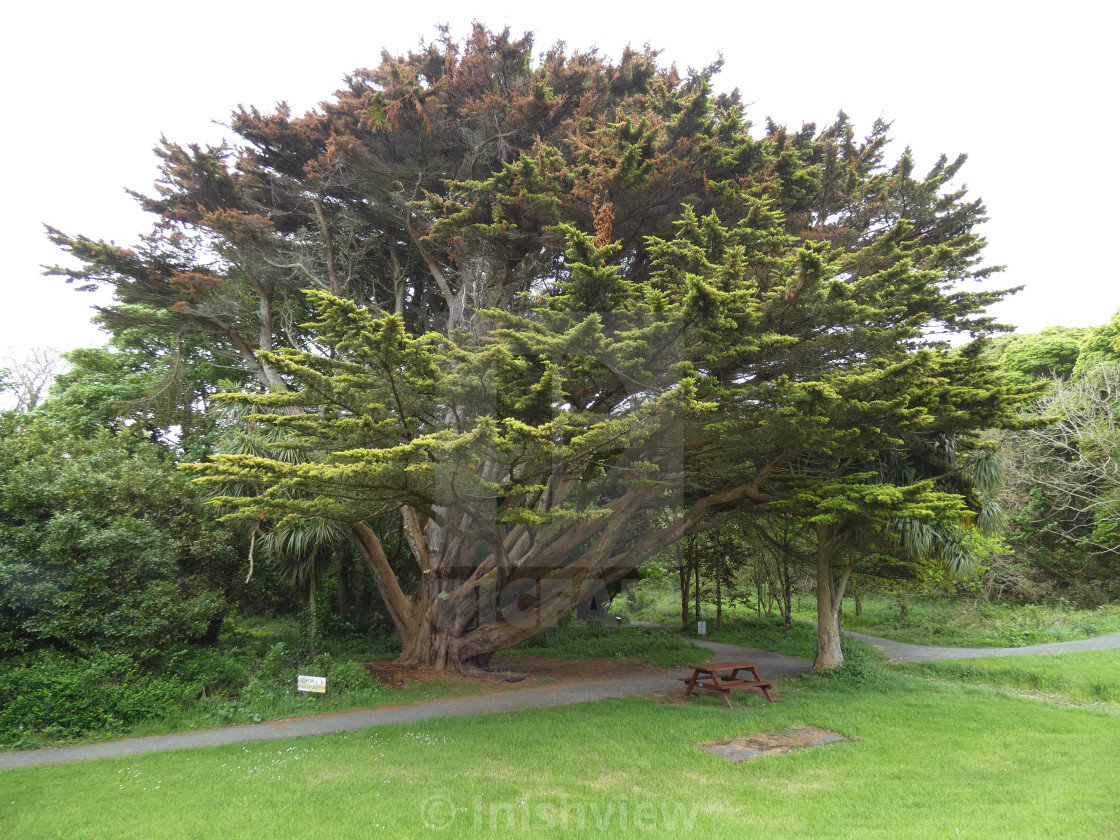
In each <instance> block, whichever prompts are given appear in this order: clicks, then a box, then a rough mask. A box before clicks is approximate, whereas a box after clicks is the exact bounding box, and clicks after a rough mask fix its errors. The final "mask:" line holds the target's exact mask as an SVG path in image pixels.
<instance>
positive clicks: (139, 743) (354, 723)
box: [0, 639, 810, 768]
mask: <svg viewBox="0 0 1120 840" xmlns="http://www.w3.org/2000/svg"><path fill="white" fill-rule="evenodd" d="M693 641H695V642H696V644H698V645H701V646H702V647H706V648H708V649H710V650H711V651H712V652H713V654H714V657H713V658H718V659H748V660H750V661H751V662H756V663H758V665H759V668H760V670H761V672H762V673H763V674H765V675H766V676H768V677H770V676H774V677H777V676H782V675H786V676H789V675H794V674H801V673H804V672H806V671H808V670H809V667H810V666H809V663H808V662H806V661H805V660H803V659H798V658H797V657H795V656H786V655H785V654H782V653H773V652H771V651H764V650H756V649H755V648H744V647H738V646H736V645H725V644H720V643H718V642H709V641H707V640H701V639H694V640H693ZM708 661H711V659H709V660H708ZM691 674H692V672H691V671H689V670H684V669H681V670H675V671H666V672H665V673H661V674H654V675H652V676H648V677H637V678H635V677H627V678H625V679H622V680H615V681H605V682H602V681H600V682H594V683H586V684H583V685H578V684H576V685H561V686H548V687H544V688H533V689H525V690H522V691H511V692H508V693H503V694H489V695H483V696H481V697H459V698H452V699H448V700H432V701H429V702H426V703H413V704H411V705H408V706H398V707H394V708H386V709H374V710H371V711H358V712H341V713H338V714H331V715H318V716H316V717H306V718H291V719H288V720H275V721H269V722H267V723H254V724H247V725H244V726H229V727H224V728H222V729H209V730H205V731H202V732H184V733H181V734H178V735H152V736H149V737H146V738H129V739H127V740H124V741H107V742H105V743H102V744H86V745H83V746H77V747H55V748H50V749H43V750H32V751H22V752H6V753H0V768H12V767H30V766H33V765H40V764H62V763H65V762H70V761H84V760H87V759H94V758H117V757H120V756H126V755H137V754H140V753H151V752H166V751H167V750H181V749H188V748H190V747H212V746H220V745H223V744H238V743H245V742H248V741H275V740H280V739H283V738H299V737H303V736H306V735H328V734H330V733H332V732H348V731H353V730H356V729H366V728H367V727H370V726H385V725H387V724H392V723H413V722H415V721H421V720H429V719H431V718H439V717H468V716H472V715H489V714H495V713H498V712H512V711H517V710H519V709H532V708H540V707H544V706H566V705H570V704H572V703H587V702H590V701H592V700H606V699H608V698H612V697H632V696H635V695H640V694H653V693H655V692H658V691H666V690H670V689H672V690H680V691H681V692H683V691H684V687H683V686H682V685H681V683H679V682H677V677H682V676H691Z"/></svg>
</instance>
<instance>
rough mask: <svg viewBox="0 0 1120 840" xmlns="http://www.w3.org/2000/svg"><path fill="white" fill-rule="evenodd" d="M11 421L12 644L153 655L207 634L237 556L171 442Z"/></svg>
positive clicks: (6, 442) (4, 627)
mask: <svg viewBox="0 0 1120 840" xmlns="http://www.w3.org/2000/svg"><path fill="white" fill-rule="evenodd" d="M0 423H2V424H3V434H2V435H0V649H3V650H6V651H8V652H13V651H20V650H25V649H28V648H32V647H36V646H39V645H43V644H49V645H57V646H61V647H64V648H72V649H76V650H80V651H92V650H99V649H103V650H108V651H126V652H130V653H132V654H134V655H145V656H146V655H151V654H152V653H154V652H155V651H158V650H160V649H162V648H165V647H167V646H169V645H174V644H175V643H176V642H179V641H182V640H185V639H190V638H200V637H203V636H205V635H206V634H207V631H208V629H209V628H210V625H211V622H212V621H213V620H215V619H216V618H219V617H220V616H221V615H222V614H223V612H224V610H225V599H224V597H223V594H222V590H223V589H224V588H225V587H226V586H228V585H229V580H228V578H226V577H225V576H226V574H228V570H229V569H230V567H231V564H233V563H234V562H235V559H234V556H233V554H232V546H231V544H230V543H229V541H228V539H227V538H226V537H225V536H224V535H223V534H222V533H221V532H220V531H214V530H213V529H212V528H211V527H209V525H210V523H209V522H208V521H207V518H206V517H205V516H204V514H203V513H202V509H201V505H200V500H199V494H198V492H197V490H195V489H194V488H193V487H191V486H190V484H189V483H188V482H187V481H185V480H184V478H183V477H182V476H180V475H178V474H177V473H176V471H175V470H174V468H173V466H172V465H171V464H170V463H168V461H167V459H166V456H165V453H164V452H163V451H161V450H160V449H159V448H158V447H156V446H154V445H152V444H148V443H144V442H142V441H127V440H125V439H122V438H120V437H116V436H114V435H112V434H110V433H109V432H102V433H99V434H97V435H94V436H92V437H89V438H82V437H77V436H75V435H72V434H70V433H69V432H68V431H66V430H65V429H63V428H61V427H59V426H57V425H55V424H53V423H50V422H46V421H36V420H32V421H30V422H25V421H23V420H20V419H18V418H14V417H7V418H4V419H2V420H0Z"/></svg>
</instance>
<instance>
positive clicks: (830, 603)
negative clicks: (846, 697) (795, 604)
mask: <svg viewBox="0 0 1120 840" xmlns="http://www.w3.org/2000/svg"><path fill="white" fill-rule="evenodd" d="M840 542H841V538H840V536H839V535H838V534H837V533H836V531H835V529H834V528H833V527H832V526H831V525H817V659H816V662H815V663H814V664H813V673H814V674H819V673H820V672H821V671H825V670H828V669H830V668H839V667H840V666H841V665H842V664H843V662H844V653H843V651H842V650H841V648H840V627H839V624H838V623H837V621H836V601H835V587H834V583H833V565H834V563H835V560H836V552H837V549H838V548H839V547H840Z"/></svg>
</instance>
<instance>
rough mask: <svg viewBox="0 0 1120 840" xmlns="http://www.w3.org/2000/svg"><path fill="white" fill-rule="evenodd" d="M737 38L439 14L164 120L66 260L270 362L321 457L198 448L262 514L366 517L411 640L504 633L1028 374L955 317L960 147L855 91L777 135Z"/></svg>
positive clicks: (365, 536)
mask: <svg viewBox="0 0 1120 840" xmlns="http://www.w3.org/2000/svg"><path fill="white" fill-rule="evenodd" d="M717 70H718V66H713V67H710V68H706V69H704V70H702V71H699V72H689V73H688V74H684V75H682V74H680V73H678V72H677V70H676V69H675V68H665V67H662V66H659V65H658V63H657V60H656V54H654V53H652V52H650V51H648V50H647V51H645V52H635V51H632V50H628V51H626V52H625V53H624V54H623V56H622V58H621V59H620V61H619V62H618V64H612V63H610V62H608V61H607V60H605V59H603V58H602V57H600V56H598V55H597V54H594V53H590V54H587V53H575V54H571V55H568V54H566V53H565V51H564V49H563V48H562V47H560V46H557V47H555V48H553V49H551V50H549V51H547V52H546V53H545V54H544V55H543V56H542V57H541V58H540V59H539V60H537V61H534V59H533V56H532V41H531V38H529V36H525V37H524V38H521V39H512V38H511V37H510V36H509V33H508V32H504V33H491V32H489V31H487V30H486V29H485V28H483V27H481V26H477V27H476V28H475V29H474V31H473V33H472V35H471V36H470V38H469V39H468V40H467V41H466V42H465V43H463V44H458V43H455V42H454V41H453V40H452V39H451V38H450V37H449V36H448V35H447V33H443V34H442V36H441V37H440V38H439V39H438V40H437V41H436V42H434V43H432V44H429V45H427V46H426V47H424V48H422V49H421V50H419V51H418V52H415V53H410V54H409V55H407V56H404V57H393V56H389V55H387V54H386V55H384V56H383V58H382V62H381V64H380V65H379V66H378V67H377V68H376V69H374V70H365V71H358V72H356V73H355V74H354V75H352V76H351V77H349V78H348V80H347V86H346V88H344V89H343V90H342V91H340V92H339V93H338V94H337V95H336V97H335V99H334V100H333V101H331V102H328V103H324V104H323V105H322V106H321V108H320V109H319V110H316V111H312V112H310V113H308V114H306V115H304V116H302V117H293V116H292V114H291V113H290V112H289V110H288V109H287V108H286V107H281V108H280V109H278V110H277V111H276V112H275V113H273V114H261V113H259V112H257V111H256V110H252V109H243V110H241V111H239V112H237V113H236V114H235V115H234V118H233V121H232V123H231V127H232V128H233V129H234V131H236V132H237V134H238V135H239V137H240V141H239V144H236V145H228V146H222V147H220V148H210V149H202V148H198V147H181V146H178V145H175V144H172V143H169V142H166V141H165V142H164V143H163V144H162V145H161V148H160V156H161V158H162V160H163V166H164V168H163V173H164V176H163V179H162V180H161V182H160V183H159V184H158V185H157V188H158V192H159V195H157V196H156V197H154V198H142V201H143V202H144V204H145V206H146V207H147V208H148V209H149V210H151V211H152V212H154V213H156V214H157V216H158V223H157V224H156V226H155V228H154V230H153V232H152V234H151V235H150V236H149V237H148V238H147V239H145V241H144V243H143V245H142V246H141V247H140V248H135V249H124V248H120V247H118V246H114V245H111V244H106V243H96V242H91V241H89V240H87V239H84V238H82V237H71V236H66V235H64V234H62V233H59V232H57V231H55V232H53V234H52V235H53V236H54V237H55V239H56V240H57V241H58V242H59V244H60V245H62V246H63V247H64V248H66V249H68V250H69V251H70V252H71V253H73V254H75V255H76V256H78V257H79V258H81V260H82V261H83V264H84V267H83V268H82V269H80V270H66V269H58V271H59V272H61V273H64V274H66V275H68V276H70V277H71V278H73V279H75V280H77V281H79V282H81V283H84V284H91V283H92V284H99V283H110V284H112V285H113V286H114V287H115V288H116V290H117V295H118V299H119V300H120V301H121V305H120V306H116V307H110V308H109V309H108V310H107V311H106V312H105V313H104V315H103V317H104V320H105V321H106V323H108V324H109V325H110V326H114V327H115V328H117V329H120V330H125V329H128V330H133V331H136V330H143V329H144V328H145V327H146V326H147V325H148V324H151V325H153V328H154V329H158V330H160V331H162V332H163V333H165V334H166V333H167V331H168V327H169V326H171V327H173V330H172V332H173V334H175V335H179V336H184V337H191V340H192V341H193V342H195V343H196V344H197V342H198V339H199V338H205V339H206V340H207V341H209V342H211V343H212V346H213V348H214V349H213V355H214V357H216V358H217V357H220V358H223V359H229V360H238V362H239V364H240V365H241V367H242V369H243V370H244V371H245V372H246V374H247V375H249V376H251V377H253V378H254V379H255V381H256V385H257V388H256V389H253V390H252V392H248V393H245V394H242V395H241V396H240V397H233V399H240V400H241V401H243V402H245V403H248V404H250V405H251V406H254V407H255V408H256V410H257V411H258V412H259V414H258V415H257V416H256V417H255V418H254V419H253V422H260V423H266V424H270V425H272V426H275V427H276V428H277V429H278V431H280V432H282V433H283V434H284V435H285V436H286V439H287V443H286V445H288V446H290V447H293V448H296V449H298V450H300V451H301V457H299V458H286V459H270V458H267V457H260V456H254V455H247V454H246V455H229V456H223V457H220V458H218V459H217V460H215V461H214V462H212V463H211V464H208V465H204V466H202V467H200V468H199V470H200V472H202V473H203V474H204V480H206V481H209V482H212V483H214V484H216V485H220V486H226V487H229V486H237V487H239V488H242V489H244V488H250V489H251V492H248V494H242V495H239V496H229V497H227V498H226V499H225V500H224V501H225V502H226V503H227V504H229V505H230V506H231V507H232V508H233V509H234V514H233V515H234V516H235V517H241V518H244V519H246V520H248V521H251V522H253V523H261V522H264V523H269V522H272V523H279V524H280V525H282V526H284V527H292V526H294V525H296V524H297V523H298V521H300V520H324V521H325V520H329V521H332V522H335V523H338V524H340V525H345V526H346V528H347V529H348V530H349V534H350V537H351V539H352V540H353V541H354V543H355V545H356V546H357V548H358V550H359V551H360V552H361V554H362V556H363V557H364V558H365V560H366V563H367V564H368V566H369V568H370V571H371V572H372V574H373V576H374V578H375V580H376V582H377V585H378V587H379V588H380V590H381V593H382V595H383V597H384V600H385V603H386V606H387V608H388V611H389V613H390V615H391V616H392V618H393V620H394V622H395V624H396V626H397V629H398V631H399V632H400V634H401V636H402V638H403V640H404V642H405V652H404V655H403V658H404V659H405V660H406V661H409V662H413V663H418V664H434V665H437V666H444V665H451V666H456V667H463V666H464V665H466V664H484V663H485V662H486V661H487V659H488V658H489V656H490V654H491V653H493V652H494V651H496V650H499V649H502V648H505V647H509V646H511V645H513V644H516V643H517V642H519V641H521V640H522V639H525V638H528V637H530V636H532V635H534V634H536V633H539V632H541V631H542V630H543V629H545V628H547V627H548V626H549V625H550V624H552V623H554V622H555V621H556V620H557V619H558V618H559V617H561V616H562V615H564V614H565V613H566V612H567V611H568V610H570V609H571V607H572V605H574V604H575V603H576V601H578V600H579V599H580V598H582V597H586V595H587V593H588V591H589V590H590V589H591V588H593V587H596V586H601V585H604V584H605V583H607V582H610V581H613V580H617V579H618V578H621V577H623V576H625V575H627V574H629V573H630V572H632V571H633V570H634V569H635V568H636V567H637V566H638V564H639V563H641V562H642V560H643V559H645V558H646V557H648V556H650V555H651V554H653V553H655V552H657V551H659V550H661V549H662V548H663V547H664V546H666V545H667V544H670V543H672V542H674V541H676V540H678V539H680V538H681V537H682V536H684V535H687V534H689V533H697V532H699V531H701V530H704V529H706V528H710V527H713V526H714V525H716V524H718V523H719V522H720V521H721V519H722V517H724V516H726V515H728V514H729V512H730V511H731V510H733V509H735V508H743V507H746V508H747V509H748V510H749V508H750V506H752V505H754V506H762V505H767V504H771V503H773V502H775V501H778V500H780V499H781V498H783V496H784V495H786V494H788V493H790V492H792V490H791V489H790V488H791V485H790V484H789V481H788V479H789V478H790V477H791V476H793V475H795V474H796V472H797V470H798V469H800V466H799V465H802V464H804V463H806V462H807V461H808V462H812V463H824V464H833V465H836V469H837V470H841V472H843V474H844V475H845V476H846V479H845V480H846V481H848V483H849V484H851V482H852V481H853V480H855V481H858V480H859V479H858V473H856V475H857V477H856V478H855V479H853V478H852V475H853V473H852V470H851V469H849V467H848V465H850V464H857V463H863V462H867V461H868V460H869V459H870V458H871V457H872V456H873V454H874V453H878V452H883V451H890V450H896V449H899V448H904V447H905V446H906V441H908V440H920V439H922V438H923V437H928V436H930V435H933V434H939V433H942V432H943V431H945V430H948V431H951V432H954V433H955V432H961V431H967V430H971V429H976V428H981V427H984V426H987V425H999V424H1001V423H1004V422H1005V421H1006V420H1007V417H1008V411H1009V407H1010V406H1012V405H1013V404H1014V403H1015V400H1016V395H1015V394H1014V392H1013V391H1011V390H1009V389H1007V388H1006V387H1004V386H1003V385H1002V383H1001V382H1000V381H999V378H998V377H997V376H996V374H995V373H994V372H993V371H992V370H991V369H990V368H989V367H988V366H986V365H984V364H983V363H982V362H981V361H980V360H979V359H978V358H977V357H976V355H975V354H971V355H965V356H950V354H949V353H948V351H947V348H946V346H945V345H944V343H943V341H944V340H945V339H946V337H947V334H951V333H954V332H960V331H971V332H974V333H975V332H979V331H984V330H987V329H989V328H991V327H992V324H991V322H990V321H989V320H988V319H987V318H986V317H984V315H983V309H984V307H985V306H986V305H987V304H988V303H990V302H991V301H993V300H995V299H998V297H999V294H998V293H990V292H980V291H969V290H967V289H966V288H965V287H964V285H963V284H965V283H967V282H970V281H975V280H982V279H985V278H986V277H987V276H988V275H989V274H990V272H991V270H990V269H986V268H984V267H983V266H982V265H981V263H980V252H981V250H982V247H983V240H982V239H981V238H980V237H979V236H978V235H977V233H976V232H975V230H974V228H975V226H976V225H977V224H978V223H979V222H981V221H982V220H983V207H982V205H981V204H980V203H979V202H978V201H968V200H966V199H965V194H964V191H963V190H960V189H950V188H948V184H949V182H950V181H951V180H952V178H953V177H954V176H955V175H956V174H957V172H958V170H959V168H960V166H961V165H962V164H963V162H964V159H963V157H960V158H958V159H956V160H955V161H952V162H950V161H949V160H948V159H947V158H942V159H940V160H939V161H937V163H936V164H935V165H934V166H933V168H932V169H931V170H930V171H929V172H928V174H926V175H925V176H924V177H916V176H915V174H914V163H913V160H912V156H911V155H910V153H909V150H906V151H904V152H903V153H902V154H901V155H900V157H899V158H898V160H897V161H896V162H894V163H893V164H889V165H888V164H887V162H886V160H885V151H884V150H885V146H886V144H887V130H888V127H887V126H886V125H884V124H882V123H877V124H876V125H875V126H874V127H873V128H872V130H871V132H870V134H869V135H868V136H867V137H866V138H863V139H858V138H857V135H856V133H855V130H854V128H853V127H852V126H851V124H850V123H849V121H848V120H847V118H846V117H845V116H844V115H843V114H841V115H840V116H839V117H838V118H837V120H836V122H835V123H834V124H832V125H830V126H828V127H826V128H824V129H823V130H818V129H817V128H816V127H815V126H813V125H806V126H804V127H803V128H802V129H801V130H799V131H796V132H790V131H788V130H786V129H785V128H783V127H781V126H777V125H773V124H768V125H767V126H766V127H765V130H764V131H762V132H760V133H759V135H758V136H755V135H754V134H752V132H751V130H750V129H751V126H750V124H749V123H748V122H747V121H746V120H745V118H744V115H743V109H742V106H741V104H740V101H739V97H738V94H737V92H736V93H731V94H716V93H714V92H713V89H712V80H713V78H714V75H715V73H716V71H717ZM837 474H840V473H837ZM875 492H876V493H883V492H884V490H883V488H882V487H881V486H880V487H879V488H878V489H877V490H876V491H875ZM900 492H901V493H903V495H905V494H906V493H913V492H914V491H909V490H907V491H900ZM665 506H675V507H680V508H682V509H683V510H684V511H685V512H684V514H683V515H682V516H679V517H675V518H671V519H670V520H667V522H668V524H662V525H658V524H657V522H658V520H657V519H655V518H654V517H653V516H652V512H653V511H655V510H657V509H658V508H661V507H665ZM953 506H954V503H952V502H951V501H948V500H946V503H945V506H944V507H945V509H946V510H948V509H949V508H952V507H953ZM957 508H958V509H959V511H960V512H961V513H962V515H963V512H964V511H965V510H966V508H967V503H961V504H960V505H957ZM391 511H399V512H400V513H401V514H402V515H403V517H404V521H405V527H406V532H407V535H408V538H409V541H410V543H411V546H412V550H413V554H414V559H415V561H416V563H417V564H418V566H419V570H420V572H421V574H420V584H419V586H418V588H417V589H416V591H406V589H405V588H404V587H402V586H401V585H400V582H399V581H398V580H397V578H396V576H395V575H394V574H393V570H392V568H391V567H390V566H389V564H388V563H387V562H386V561H385V557H384V552H383V551H382V549H381V546H380V544H379V542H378V540H377V539H376V536H375V535H374V532H373V531H372V530H371V528H370V527H369V524H370V522H371V521H372V520H373V518H374V517H376V516H378V515H380V514H384V513H387V512H391Z"/></svg>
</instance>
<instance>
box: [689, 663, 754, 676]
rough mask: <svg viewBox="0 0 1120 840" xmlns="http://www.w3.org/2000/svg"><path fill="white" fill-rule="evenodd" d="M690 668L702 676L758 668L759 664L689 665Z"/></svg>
mask: <svg viewBox="0 0 1120 840" xmlns="http://www.w3.org/2000/svg"><path fill="white" fill-rule="evenodd" d="M688 667H689V668H691V669H692V670H694V671H698V672H700V673H702V674H711V673H714V672H715V671H727V670H735V669H742V668H757V667H758V663H757V662H712V663H711V664H708V665H689V666H688Z"/></svg>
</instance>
